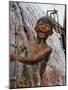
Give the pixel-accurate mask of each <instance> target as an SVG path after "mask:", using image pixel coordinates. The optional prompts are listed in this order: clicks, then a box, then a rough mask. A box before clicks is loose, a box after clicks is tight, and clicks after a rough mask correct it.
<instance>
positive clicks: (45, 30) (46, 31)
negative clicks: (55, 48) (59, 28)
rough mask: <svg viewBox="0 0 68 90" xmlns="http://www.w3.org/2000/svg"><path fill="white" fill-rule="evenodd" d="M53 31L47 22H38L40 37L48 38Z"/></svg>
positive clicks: (38, 34) (38, 35)
mask: <svg viewBox="0 0 68 90" xmlns="http://www.w3.org/2000/svg"><path fill="white" fill-rule="evenodd" d="M50 33H51V27H50V25H49V24H47V23H40V24H38V28H37V37H38V38H39V39H46V38H47V37H48V36H49V35H50Z"/></svg>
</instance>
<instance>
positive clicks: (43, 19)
mask: <svg viewBox="0 0 68 90" xmlns="http://www.w3.org/2000/svg"><path fill="white" fill-rule="evenodd" d="M40 22H42V23H47V24H49V25H50V27H51V30H52V28H53V24H52V21H51V19H50V17H48V16H44V17H41V18H40V19H39V20H38V21H37V24H39V23H40Z"/></svg>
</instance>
